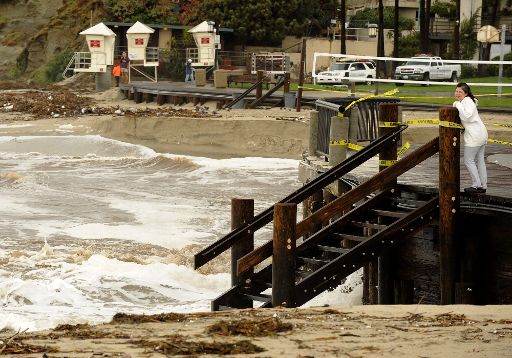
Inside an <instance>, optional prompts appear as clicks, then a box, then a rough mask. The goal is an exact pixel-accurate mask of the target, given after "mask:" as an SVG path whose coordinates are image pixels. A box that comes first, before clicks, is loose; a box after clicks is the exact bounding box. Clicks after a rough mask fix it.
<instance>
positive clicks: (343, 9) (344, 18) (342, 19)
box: [340, 0, 347, 54]
mask: <svg viewBox="0 0 512 358" xmlns="http://www.w3.org/2000/svg"><path fill="white" fill-rule="evenodd" d="M340 10H341V11H340V31H341V32H340V35H341V36H340V37H341V43H340V45H341V46H340V53H341V54H346V53H347V30H346V29H345V22H346V21H347V7H346V0H341V9H340Z"/></svg>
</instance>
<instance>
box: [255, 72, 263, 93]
mask: <svg viewBox="0 0 512 358" xmlns="http://www.w3.org/2000/svg"><path fill="white" fill-rule="evenodd" d="M263 73H264V72H263V70H258V72H257V76H258V79H257V82H260V81H261V80H263ZM261 96H263V83H260V84H259V85H258V87H256V99H258V98H261Z"/></svg>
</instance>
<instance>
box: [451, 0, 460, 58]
mask: <svg viewBox="0 0 512 358" xmlns="http://www.w3.org/2000/svg"><path fill="white" fill-rule="evenodd" d="M452 52H453V53H452V58H453V59H454V60H458V59H459V56H460V0H455V26H454V28H453V51H452Z"/></svg>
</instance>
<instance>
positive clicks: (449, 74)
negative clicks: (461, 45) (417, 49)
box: [395, 56, 461, 86]
mask: <svg viewBox="0 0 512 358" xmlns="http://www.w3.org/2000/svg"><path fill="white" fill-rule="evenodd" d="M419 59H421V60H427V61H418V60H419ZM460 71H461V69H460V65H448V64H445V63H444V62H443V59H442V58H441V57H431V56H416V57H413V58H411V60H409V61H407V63H406V64H405V65H403V66H398V67H397V68H396V70H395V79H396V80H416V81H417V80H421V81H431V80H448V81H452V82H457V80H458V79H459V77H460ZM396 85H397V86H403V85H404V84H403V83H397V84H396Z"/></svg>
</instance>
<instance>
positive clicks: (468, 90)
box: [457, 82, 478, 103]
mask: <svg viewBox="0 0 512 358" xmlns="http://www.w3.org/2000/svg"><path fill="white" fill-rule="evenodd" d="M457 87H458V88H460V89H462V90H463V91H464V93H465V94H466V96H468V97H469V98H471V99H472V100H473V102H475V103H478V100H477V99H476V98H475V96H473V93H472V92H471V88H469V86H468V84H467V83H465V82H461V83H458V84H457Z"/></svg>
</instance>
